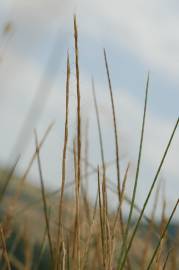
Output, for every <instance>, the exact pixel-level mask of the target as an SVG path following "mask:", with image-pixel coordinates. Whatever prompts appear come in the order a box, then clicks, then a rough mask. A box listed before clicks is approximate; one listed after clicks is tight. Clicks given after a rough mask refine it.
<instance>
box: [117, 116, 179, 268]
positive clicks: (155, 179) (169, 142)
mask: <svg viewBox="0 0 179 270" xmlns="http://www.w3.org/2000/svg"><path fill="white" fill-rule="evenodd" d="M178 123H179V118H178V119H177V122H176V124H175V126H174V129H173V131H172V134H171V136H170V139H169V141H168V144H167V147H166V149H165V151H164V154H163V156H162V159H161V162H160V164H159V167H158V169H157V172H156V175H155V177H154V180H153V182H152V185H151V187H150V189H149V192H148V195H147V197H146V199H145V202H144V205H143V208H142V210H141V212H140V215H139V218H138V220H137V223H136V225H135V228H134V230H133V232H132V235H131V238H130V240H129V244H128V246H127V249H126V251H125V255H124V258H123V260H122V263H121V267H120V268H119V269H120V270H122V269H123V267H124V265H125V262H126V258H127V254H128V252H129V251H130V248H131V246H132V242H133V240H134V237H135V234H136V232H137V229H138V227H139V225H140V222H141V219H142V217H143V214H144V211H145V208H146V206H147V204H148V201H149V199H150V196H151V194H152V191H153V189H154V186H155V184H156V182H157V180H158V176H159V174H160V171H161V169H162V166H163V163H164V161H165V158H166V156H167V153H168V150H169V148H170V145H171V142H172V140H173V137H174V135H175V132H176V130H177V127H178Z"/></svg>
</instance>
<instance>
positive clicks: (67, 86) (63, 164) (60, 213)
mask: <svg viewBox="0 0 179 270" xmlns="http://www.w3.org/2000/svg"><path fill="white" fill-rule="evenodd" d="M66 72H67V78H66V114H65V115H66V116H65V132H64V133H65V134H64V146H63V158H62V179H61V190H60V199H59V212H58V218H59V228H58V235H57V247H56V248H57V249H56V250H57V254H56V264H57V265H58V263H59V245H60V241H61V240H62V239H61V229H62V209H63V196H64V189H65V178H66V152H67V143H68V114H69V87H70V61H69V54H68V55H67V71H66Z"/></svg>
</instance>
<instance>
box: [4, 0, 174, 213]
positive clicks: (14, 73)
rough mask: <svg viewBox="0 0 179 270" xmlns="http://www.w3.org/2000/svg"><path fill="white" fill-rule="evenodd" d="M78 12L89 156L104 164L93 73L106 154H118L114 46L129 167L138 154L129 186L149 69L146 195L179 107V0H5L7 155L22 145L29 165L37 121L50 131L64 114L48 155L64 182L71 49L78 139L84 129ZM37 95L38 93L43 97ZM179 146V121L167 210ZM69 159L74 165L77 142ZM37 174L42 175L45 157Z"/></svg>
mask: <svg viewBox="0 0 179 270" xmlns="http://www.w3.org/2000/svg"><path fill="white" fill-rule="evenodd" d="M74 13H75V14H76V15H77V21H78V30H79V56H80V78H81V99H82V113H83V119H82V123H84V124H83V127H84V128H83V133H85V123H86V121H87V119H88V121H89V143H90V150H89V152H90V153H89V159H90V161H91V163H92V164H93V165H94V166H95V167H96V166H97V165H98V164H100V163H101V161H100V151H99V150H100V149H99V141H98V134H97V127H96V119H95V111H94V106H93V100H92V91H91V77H92V76H93V77H94V80H95V85H96V95H97V100H98V104H99V111H100V119H101V123H102V131H103V140H104V150H105V157H106V161H107V162H111V161H113V160H114V158H115V155H114V141H113V136H114V135H113V130H112V127H113V126H112V112H111V107H110V96H109V91H108V86H107V79H106V72H105V65H104V57H103V48H105V49H106V52H107V56H108V61H109V67H110V73H111V80H112V85H113V92H114V98H115V105H116V112H117V119H118V128H119V137H120V153H121V167H122V173H124V169H125V167H126V165H127V163H128V162H129V161H130V163H131V167H130V179H129V182H128V186H127V189H128V192H129V194H130V191H131V190H132V183H133V179H134V175H135V169H136V160H137V155H138V147H139V138H140V130H141V123H142V112H143V104H144V95H145V86H146V80H147V74H148V72H150V83H149V101H148V110H147V118H146V130H145V137H144V148H143V154H142V161H141V165H142V169H141V172H140V178H139V186H138V191H137V202H138V203H139V204H140V205H142V203H143V201H144V198H145V195H146V194H147V191H148V189H149V187H150V185H151V183H152V180H153V177H154V175H155V172H156V170H157V168H158V165H159V162H160V160H161V157H162V154H163V152H164V150H165V147H166V145H167V142H168V140H169V137H170V134H171V132H172V129H173V127H174V125H175V123H176V120H177V118H178V116H179V105H178V104H179V80H178V71H179V34H178V29H177V25H178V24H179V3H178V1H173V0H170V1H169V0H165V1H163V0H162V1H161V0H157V1H156V0H155V1H154V0H151V1H142V0H134V1H129V0H125V1H122V0H118V1H116V0H111V1H104V0H103V1H102V0H91V1H86V0H85V1H84V0H83V1H82V0H76V1H75V0H74V1H73V0H66V1H59V0H43V1H42V0H36V1H35V0H31V1H28V2H26V1H23V0H14V1H13V0H1V3H0V123H1V140H0V148H1V153H0V161H1V163H2V164H4V165H7V164H9V162H12V161H13V160H14V158H15V156H16V155H17V153H21V154H22V157H21V160H20V162H19V165H18V168H17V170H18V171H19V172H20V173H21V172H23V171H24V170H25V168H26V167H27V165H28V162H29V159H30V156H31V154H32V153H33V151H34V136H33V129H34V128H36V129H37V131H38V134H39V137H41V136H43V134H44V132H45V130H46V128H47V127H48V125H49V124H50V123H51V122H55V124H54V127H53V129H52V132H51V133H50V135H49V137H48V139H47V141H46V143H45V145H44V147H43V149H42V152H41V155H42V162H43V171H44V176H45V177H44V178H45V183H46V186H47V187H50V188H51V189H55V188H57V187H58V186H59V183H60V170H61V164H60V163H61V150H62V146H63V133H64V112H65V71H66V67H65V65H66V54H67V50H69V54H70V63H71V69H72V76H71V89H70V104H71V106H70V138H69V145H70V144H71V143H72V140H73V136H74V134H75V117H74V115H75V104H76V95H75V76H74V74H75V69H74V61H75V60H74V41H73V14H74ZM38 96H39V97H40V98H38V102H37V103H36V102H34V100H37V97H38ZM32 104H33V105H32ZM31 112H33V113H31ZM26 127H28V128H26ZM24 129H25V132H24V131H23V132H22V130H24ZM20 131H21V132H20ZM109 138H110V141H109ZM25 146H26V147H25ZM178 149H179V131H177V132H176V135H175V138H174V140H173V142H172V146H171V149H170V151H169V154H168V156H167V159H166V162H165V164H164V167H163V168H162V172H161V175H160V179H161V182H162V183H165V190H166V191H165V192H166V197H167V201H168V206H167V211H168V213H169V212H170V211H171V209H172V206H173V205H174V204H175V202H176V199H177V198H178V194H179V183H178V181H179V166H178ZM68 163H69V170H70V168H71V167H72V164H71V163H72V157H71V154H70V152H69V153H68ZM114 171H115V168H114V166H113V167H110V168H109V170H108V175H109V176H110V177H111V178H112V179H114V181H113V182H115V181H116V180H115V174H114ZM29 178H30V179H32V181H33V182H34V183H39V177H38V170H37V166H36V165H34V166H33V168H32V170H31V172H30V175H29ZM92 181H93V184H92V185H91V191H90V192H91V194H92V195H93V197H94V193H95V189H96V188H95V184H94V182H95V180H94V176H93V178H92ZM110 196H111V197H110V198H111V199H112V195H110ZM151 204H152V200H151ZM159 208H160V206H159ZM148 211H150V207H149V210H148ZM177 215H178V212H177Z"/></svg>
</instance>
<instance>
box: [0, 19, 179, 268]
mask: <svg viewBox="0 0 179 270" xmlns="http://www.w3.org/2000/svg"><path fill="white" fill-rule="evenodd" d="M74 44H75V46H74V47H75V68H76V96H77V109H76V114H77V125H76V137H75V138H74V141H73V151H72V152H73V161H74V164H73V170H74V179H75V180H74V182H73V183H71V184H70V183H69V182H67V181H66V156H67V149H68V123H69V121H68V120H69V119H68V116H69V110H70V108H69V97H70V95H69V93H70V58H69V55H67V70H66V74H67V77H66V119H65V131H64V147H63V158H62V173H61V179H60V182H61V189H60V190H59V191H57V192H54V193H47V192H46V191H45V187H44V180H43V170H42V166H41V158H40V154H41V152H40V150H41V148H42V147H43V143H44V142H45V139H46V137H47V136H48V134H49V132H50V130H51V129H52V128H53V125H51V126H49V127H48V129H47V131H46V132H45V135H44V137H43V138H42V139H41V141H39V139H38V136H37V132H36V131H35V132H34V137H35V143H36V151H35V153H34V155H33V156H32V159H31V161H30V163H29V167H28V168H27V170H26V172H25V173H24V175H23V176H22V177H21V179H20V181H18V182H17V181H14V179H12V178H13V174H14V171H15V168H16V165H17V163H18V160H17V161H16V162H15V164H14V166H13V168H12V169H11V171H10V172H9V174H8V175H7V174H6V176H5V175H4V174H3V175H1V179H3V182H2V184H1V186H2V187H1V194H0V199H1V209H3V212H2V216H1V225H0V242H1V269H24V270H25V269H26V270H27V269H29V270H30V269H45V266H44V265H43V266H41V262H42V261H43V260H44V256H46V258H48V261H49V263H50V265H48V264H46V269H55V270H57V269H60V270H64V269H76V270H80V269H81V270H85V269H105V270H108V269H110V270H115V269H116V270H122V269H128V270H130V269H131V270H135V269H140V270H144V269H145V270H149V269H158V270H159V269H171V270H177V269H178V267H179V262H178V259H177V252H178V247H177V243H179V242H177V237H175V241H174V240H171V239H170V236H169V235H168V226H169V223H170V222H171V219H172V218H173V215H174V213H175V210H176V208H177V206H178V201H177V202H176V205H175V207H174V209H173V211H172V213H171V215H170V217H168V218H166V215H165V201H164V202H163V210H162V218H161V223H160V224H158V223H157V224H156V223H155V219H154V217H155V209H156V204H157V203H158V191H157V192H156V197H155V203H154V207H153V212H152V215H151V216H150V217H147V216H146V215H145V209H146V206H147V204H148V201H149V199H150V196H151V194H152V192H153V190H154V187H155V186H156V185H157V180H158V176H159V173H160V171H161V168H162V166H163V163H164V162H165V158H166V156H167V153H168V150H169V148H170V145H171V143H172V139H173V137H174V135H175V132H176V129H177V127H178V120H177V122H176V125H175V126H174V129H173V131H172V133H171V136H170V138H169V141H168V144H167V146H166V149H164V154H163V156H162V157H161V162H160V164H159V166H158V170H157V172H156V175H155V178H154V179H153V182H152V185H151V188H150V189H149V192H148V195H147V197H146V200H145V202H144V205H142V206H140V207H139V206H137V205H136V203H135V199H136V190H137V186H138V178H139V173H140V167H141V162H140V161H141V155H142V146H143V139H144V131H145V116H146V112H147V99H148V91H149V75H148V79H147V83H146V92H145V103H144V113H143V122H142V131H141V138H140V145H139V154H138V161H137V168H136V174H135V183H134V188H133V194H132V198H131V199H130V198H128V197H127V196H126V190H125V189H126V181H127V178H128V172H129V170H130V164H128V166H127V168H126V171H125V174H124V175H121V171H120V162H119V161H120V142H119V139H118V127H117V121H116V113H115V106H114V100H113V91H112V84H111V79H110V71H109V66H108V61H107V55H106V51H105V50H104V62H105V67H106V73H107V79H108V85H109V93H110V98H111V99H110V100H109V102H111V106H112V114H113V129H114V139H115V150H116V159H115V162H116V167H115V171H116V180H117V185H116V187H114V185H112V183H111V182H110V180H108V178H107V176H106V175H107V174H106V167H107V165H106V163H105V158H104V152H103V149H104V148H103V134H102V131H101V124H102V123H101V122H100V115H99V110H98V104H97V99H96V94H95V84H94V81H93V80H92V89H93V97H94V106H95V111H96V119H97V124H98V134H99V142H100V150H101V161H102V166H96V168H93V170H94V174H96V181H97V182H98V190H97V191H96V193H97V197H96V201H95V204H94V205H93V204H92V203H91V202H90V201H89V198H88V195H87V191H86V186H85V184H84V183H85V181H83V182H82V173H84V175H85V174H86V172H85V171H83V172H82V170H83V166H82V164H84V163H85V166H86V167H88V166H90V167H91V166H92V165H91V164H90V163H89V161H88V157H87V156H86V157H82V154H81V153H82V150H81V145H82V142H81V138H82V136H81V110H80V108H81V107H80V98H81V97H80V70H79V56H78V30H77V22H76V17H74ZM35 160H37V164H38V169H39V177H40V181H41V197H39V194H38V192H37V195H36V196H34V195H33V200H32V198H31V199H30V201H28V202H26V200H25V201H24V203H22V201H23V197H22V196H23V194H24V196H26V190H28V192H29V185H27V184H25V182H26V179H27V177H28V173H29V171H30V169H31V166H32V164H33V162H34V161H35ZM10 181H11V182H12V183H13V182H14V184H13V192H12V194H11V193H10V194H11V196H7V192H8V190H9V183H10ZM68 185H71V186H72V187H73V188H74V196H73V197H72V198H67V197H66V196H65V194H64V192H65V189H66V188H67V186H68ZM11 189H12V187H11ZM108 189H111V190H113V192H114V193H115V194H116V195H117V196H118V205H119V206H118V209H117V210H116V211H113V212H110V211H109V204H108V196H107V195H108ZM9 192H10V191H9ZM33 194H34V192H33ZM125 203H128V204H129V205H130V211H129V216H128V218H127V220H126V218H124V213H123V205H124V204H125ZM134 211H137V213H138V218H137V220H136V221H134V220H133V213H134ZM17 226H18V227H19V229H18V233H16V237H15V238H13V240H12V245H11V248H8V247H9V246H8V241H9V239H10V238H11V234H12V231H13V230H14V228H15V227H17ZM39 227H40V228H39ZM19 237H21V238H22V239H23V241H24V246H23V248H22V249H23V260H20V259H19V258H18V257H16V254H15V253H14V249H13V248H12V246H16V244H17V242H18V239H19ZM35 241H37V242H38V244H39V253H38V257H37V258H36V259H34V256H33V247H34V243H35Z"/></svg>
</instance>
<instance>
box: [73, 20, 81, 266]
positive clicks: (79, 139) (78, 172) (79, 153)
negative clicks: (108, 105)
mask: <svg viewBox="0 0 179 270" xmlns="http://www.w3.org/2000/svg"><path fill="white" fill-rule="evenodd" d="M74 42H75V67H76V92H77V153H78V155H77V156H78V159H77V190H76V192H77V204H78V208H77V258H78V264H77V265H78V266H77V268H78V270H80V269H81V266H80V260H81V259H80V240H79V238H80V223H79V218H80V212H79V211H80V209H79V200H80V185H81V100H80V73H79V53H78V27H77V21H76V16H74Z"/></svg>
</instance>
